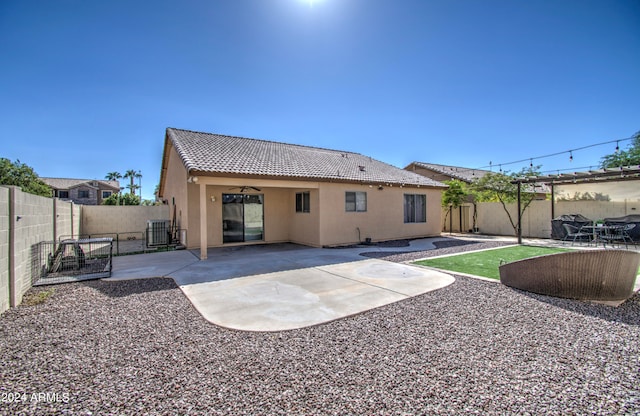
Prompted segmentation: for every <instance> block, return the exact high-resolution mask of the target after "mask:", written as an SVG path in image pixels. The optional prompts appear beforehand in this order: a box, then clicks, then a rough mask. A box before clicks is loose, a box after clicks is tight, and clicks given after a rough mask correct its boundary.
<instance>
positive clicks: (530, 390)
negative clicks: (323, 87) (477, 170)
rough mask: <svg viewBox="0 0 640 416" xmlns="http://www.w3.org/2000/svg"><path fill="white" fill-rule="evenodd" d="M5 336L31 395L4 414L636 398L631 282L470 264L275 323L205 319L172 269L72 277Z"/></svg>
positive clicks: (639, 393)
mask: <svg viewBox="0 0 640 416" xmlns="http://www.w3.org/2000/svg"><path fill="white" fill-rule="evenodd" d="M483 244H484V243H483ZM472 246H474V247H475V248H474V249H477V245H467V246H462V247H458V249H462V248H466V247H472ZM448 249H451V248H443V249H439V250H448ZM435 251H437V250H432V252H435ZM440 254H442V252H440V253H439V254H438V255H440ZM33 290H34V291H39V290H46V287H43V288H36V289H33ZM0 351H1V352H2V357H3V358H4V363H3V365H2V366H0V394H3V395H4V396H3V397H5V398H6V397H8V393H9V392H13V393H24V394H26V395H27V396H26V397H27V398H28V400H27V401H24V402H22V401H19V402H17V403H16V402H11V403H9V402H7V401H6V400H5V401H3V402H0V414H7V415H8V414H20V413H23V414H49V413H63V414H132V415H133V414H240V415H242V414H385V415H386V414H425V413H427V414H461V413H465V414H466V413H471V414H494V415H498V414H499V415H503V414H637V413H639V412H640V376H639V375H638V363H639V362H640V296H639V295H638V294H636V295H635V296H634V297H633V298H631V299H630V300H628V301H627V302H625V303H624V304H623V305H621V306H620V307H618V308H613V307H609V306H604V305H597V304H589V303H583V302H577V301H572V300H566V299H556V298H550V297H545V296H541V295H533V294H527V293H525V292H520V291H517V290H514V289H510V288H507V287H505V286H502V285H496V284H494V283H488V282H483V281H480V280H476V279H469V278H465V277H461V276H457V277H456V282H455V283H453V284H452V285H450V286H448V287H445V288H443V289H439V290H436V291H434V292H430V293H427V294H424V295H421V296H417V297H414V298H411V299H408V300H405V301H402V302H397V303H394V304H391V305H387V306H384V307H381V308H377V309H374V310H371V311H367V312H364V313H362V314H358V315H355V316H351V317H348V318H345V319H341V320H338V321H333V322H330V323H327V324H323V325H318V326H315V327H310V328H304V329H300V330H293V331H286V332H278V333H253V332H239V331H233V330H228V329H224V328H220V327H217V326H215V325H212V324H210V323H208V322H206V321H205V320H204V319H203V318H202V317H201V316H200V315H199V314H198V313H197V312H196V310H195V309H194V308H193V307H192V305H191V304H190V303H189V301H188V300H187V299H186V298H185V297H184V295H183V294H182V292H181V291H180V289H179V288H178V287H177V286H176V285H175V283H174V282H173V281H172V280H170V279H162V278H156V279H144V280H130V281H118V282H108V281H87V282H78V283H71V284H66V285H59V286H56V291H55V293H54V294H53V295H52V296H51V297H50V298H49V299H48V300H47V301H46V302H44V303H42V304H39V305H35V306H20V307H18V308H14V309H11V310H9V311H7V312H5V313H3V314H2V316H1V317H0ZM33 393H36V399H35V400H33V396H32V395H33ZM38 393H51V395H50V396H49V399H51V400H38V398H37V394H38ZM54 393H58V395H57V396H55V395H54Z"/></svg>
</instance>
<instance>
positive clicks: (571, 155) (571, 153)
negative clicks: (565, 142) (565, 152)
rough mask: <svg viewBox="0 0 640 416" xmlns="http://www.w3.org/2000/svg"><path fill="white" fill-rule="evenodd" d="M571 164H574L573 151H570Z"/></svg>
mask: <svg viewBox="0 0 640 416" xmlns="http://www.w3.org/2000/svg"><path fill="white" fill-rule="evenodd" d="M569 162H573V151H572V150H569Z"/></svg>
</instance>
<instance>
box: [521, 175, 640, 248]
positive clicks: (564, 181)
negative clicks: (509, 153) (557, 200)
mask: <svg viewBox="0 0 640 416" xmlns="http://www.w3.org/2000/svg"><path fill="white" fill-rule="evenodd" d="M633 180H636V181H637V180H640V165H639V166H620V167H617V168H608V169H599V170H590V171H587V172H573V173H559V174H557V175H545V176H525V177H519V178H515V179H514V180H513V181H511V183H512V184H515V185H518V244H522V213H521V211H520V188H521V186H522V184H523V183H525V184H531V183H534V184H535V183H544V184H546V185H548V186H550V187H551V218H552V219H553V218H554V217H555V206H554V195H553V194H554V186H555V185H574V184H581V183H606V182H619V181H633Z"/></svg>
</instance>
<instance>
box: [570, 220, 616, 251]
mask: <svg viewBox="0 0 640 416" xmlns="http://www.w3.org/2000/svg"><path fill="white" fill-rule="evenodd" d="M622 228H623V226H621V225H584V226H582V227H581V228H580V231H582V230H584V231H585V232H588V233H590V234H591V235H592V237H591V242H593V243H595V245H596V246H597V245H598V243H599V242H602V247H606V245H607V241H609V242H610V243H611V241H613V240H611V239H607V238H602V237H603V236H611V235H615V234H616V233H620V232H621V230H622ZM611 245H613V244H611Z"/></svg>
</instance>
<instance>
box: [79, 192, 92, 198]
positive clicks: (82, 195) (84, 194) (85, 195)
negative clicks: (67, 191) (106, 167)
mask: <svg viewBox="0 0 640 416" xmlns="http://www.w3.org/2000/svg"><path fill="white" fill-rule="evenodd" d="M78 198H89V191H78Z"/></svg>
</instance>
